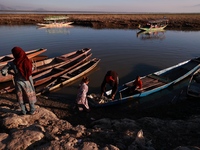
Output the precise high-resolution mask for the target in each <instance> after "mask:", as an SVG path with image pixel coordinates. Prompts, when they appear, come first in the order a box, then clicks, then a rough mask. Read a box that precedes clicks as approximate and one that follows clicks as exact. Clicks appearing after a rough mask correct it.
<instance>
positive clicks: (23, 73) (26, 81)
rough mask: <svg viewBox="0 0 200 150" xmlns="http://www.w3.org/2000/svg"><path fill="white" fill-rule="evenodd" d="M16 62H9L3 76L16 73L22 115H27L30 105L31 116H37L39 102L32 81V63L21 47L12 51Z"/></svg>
mask: <svg viewBox="0 0 200 150" xmlns="http://www.w3.org/2000/svg"><path fill="white" fill-rule="evenodd" d="M12 54H13V56H14V60H13V61H11V62H8V64H7V65H6V66H4V67H3V68H2V70H1V73H2V75H7V74H8V73H10V70H13V71H14V73H12V74H13V75H14V82H15V91H16V95H17V99H18V102H19V104H20V107H21V109H22V114H24V115H25V114H27V108H26V105H25V104H26V103H29V106H30V114H35V103H36V101H37V99H36V94H35V88H34V85H33V79H32V70H33V67H32V62H31V61H30V60H29V59H28V57H27V56H26V53H25V52H24V50H23V49H22V48H20V47H14V48H13V49H12Z"/></svg>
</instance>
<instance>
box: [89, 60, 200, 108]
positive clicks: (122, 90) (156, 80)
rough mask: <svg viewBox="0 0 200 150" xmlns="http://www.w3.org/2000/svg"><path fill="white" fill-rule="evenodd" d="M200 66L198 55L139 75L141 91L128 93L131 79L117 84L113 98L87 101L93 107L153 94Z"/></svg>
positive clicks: (90, 98) (94, 98)
mask: <svg viewBox="0 0 200 150" xmlns="http://www.w3.org/2000/svg"><path fill="white" fill-rule="evenodd" d="M199 66H200V57H199V58H194V59H191V60H187V61H184V62H182V63H179V64H177V65H174V66H172V67H169V68H166V69H163V70H161V71H158V72H155V73H152V74H149V75H147V76H143V77H141V79H142V82H143V88H142V90H141V91H137V92H135V93H133V94H130V93H129V90H130V89H129V88H130V87H131V86H132V85H133V82H134V81H135V80H133V81H130V82H127V83H125V84H123V85H122V86H119V88H118V92H117V94H116V96H115V99H114V100H110V99H108V98H106V99H105V100H104V99H101V98H99V97H94V96H91V95H90V96H89V103H90V105H92V106H95V107H103V106H110V105H116V104H121V103H124V102H127V101H129V100H134V99H136V98H141V97H145V96H148V95H150V94H153V93H155V92H158V91H161V90H163V89H166V88H167V87H169V86H171V85H173V84H176V83H177V82H179V81H181V80H183V79H185V78H186V77H188V76H189V75H191V74H192V73H194V72H195V71H196V70H197V69H198V68H199ZM111 92H112V91H111V90H109V91H107V92H106V95H107V96H109V95H110V94H111Z"/></svg>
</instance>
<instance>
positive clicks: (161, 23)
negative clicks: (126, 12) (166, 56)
mask: <svg viewBox="0 0 200 150" xmlns="http://www.w3.org/2000/svg"><path fill="white" fill-rule="evenodd" d="M168 21H169V20H168V19H166V18H163V19H158V20H149V21H148V22H147V24H146V25H144V26H141V25H139V26H138V28H139V29H140V30H143V31H159V30H163V29H164V28H166V27H167V25H168Z"/></svg>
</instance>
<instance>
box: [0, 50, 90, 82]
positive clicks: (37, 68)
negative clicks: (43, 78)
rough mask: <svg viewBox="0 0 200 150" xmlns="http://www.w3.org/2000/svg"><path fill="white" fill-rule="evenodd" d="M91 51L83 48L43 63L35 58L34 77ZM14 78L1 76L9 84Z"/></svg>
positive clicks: (2, 80) (1, 79) (0, 80)
mask: <svg viewBox="0 0 200 150" xmlns="http://www.w3.org/2000/svg"><path fill="white" fill-rule="evenodd" d="M90 51H91V49H90V48H83V49H81V50H77V51H73V52H70V53H67V54H64V55H61V56H59V57H54V58H49V59H44V60H41V61H37V60H38V57H34V58H33V60H32V61H33V66H34V71H33V75H34V74H36V73H39V72H41V71H44V70H48V69H51V68H54V67H56V66H59V65H62V64H65V62H69V61H71V60H72V58H76V57H77V56H79V57H81V56H82V54H83V55H84V54H87V53H89V52H90ZM12 78H13V76H12V75H7V76H2V75H1V74H0V82H7V81H10V80H12Z"/></svg>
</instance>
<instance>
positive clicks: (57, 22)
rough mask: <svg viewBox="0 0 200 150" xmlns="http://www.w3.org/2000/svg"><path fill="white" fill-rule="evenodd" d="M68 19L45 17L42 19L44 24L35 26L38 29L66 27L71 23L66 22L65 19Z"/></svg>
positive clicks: (65, 17) (63, 17)
mask: <svg viewBox="0 0 200 150" xmlns="http://www.w3.org/2000/svg"><path fill="white" fill-rule="evenodd" d="M68 18H69V17H67V16H52V17H46V18H44V21H45V22H44V23H37V26H39V27H47V28H48V27H49V28H52V27H67V26H69V25H71V24H72V23H73V22H68V21H67V19H68Z"/></svg>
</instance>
